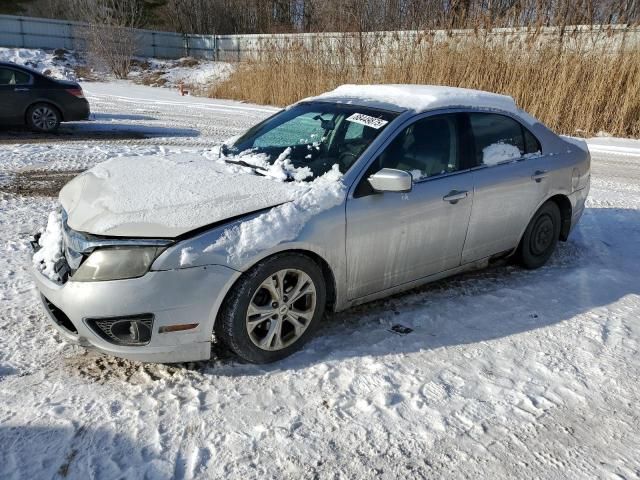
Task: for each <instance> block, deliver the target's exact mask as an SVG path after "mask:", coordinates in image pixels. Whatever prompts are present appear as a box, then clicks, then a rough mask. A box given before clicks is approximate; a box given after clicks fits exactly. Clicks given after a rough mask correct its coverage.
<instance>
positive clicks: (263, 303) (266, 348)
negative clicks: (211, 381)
mask: <svg viewBox="0 0 640 480" xmlns="http://www.w3.org/2000/svg"><path fill="white" fill-rule="evenodd" d="M283 272H285V273H284V274H283ZM281 279H282V281H281ZM280 284H281V285H284V294H282V292H281V290H280ZM299 286H300V290H301V291H302V292H303V293H304V295H302V296H301V297H299V298H298V299H295V298H290V297H291V296H292V295H295V294H296V293H295V290H296V289H298V287H299ZM283 297H284V299H283ZM325 302H326V286H325V282H324V277H323V275H322V270H321V268H320V266H319V265H318V264H317V263H316V262H314V261H313V260H312V259H310V258H309V257H307V256H305V255H302V254H299V253H284V254H277V255H274V256H272V257H269V258H267V259H265V260H263V261H261V262H259V263H258V264H256V265H255V266H254V267H253V268H251V270H249V271H248V272H246V273H245V274H244V275H243V276H242V277H240V279H239V280H238V282H237V283H236V284H235V285H234V286H233V288H232V290H231V291H230V293H229V294H228V296H227V298H226V299H225V301H224V302H223V305H222V308H221V309H220V313H219V314H218V318H217V319H216V324H215V327H214V331H215V335H216V337H217V338H218V339H220V340H221V341H222V342H223V343H224V344H226V346H227V347H229V348H230V349H231V350H232V351H234V352H235V353H236V354H237V355H238V356H239V357H241V358H243V359H244V360H247V361H248V362H251V363H270V362H275V361H277V360H280V359H282V358H284V357H287V356H288V355H291V354H292V353H293V352H295V351H297V350H299V349H300V348H301V347H302V346H303V345H304V344H305V343H306V342H307V341H308V340H309V338H311V336H312V335H313V332H314V331H315V329H316V328H317V327H318V324H319V323H320V320H321V318H322V316H323V314H324V309H325ZM301 312H302V313H301Z"/></svg>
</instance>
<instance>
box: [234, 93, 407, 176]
mask: <svg viewBox="0 0 640 480" xmlns="http://www.w3.org/2000/svg"><path fill="white" fill-rule="evenodd" d="M396 115H397V114H396V113H393V112H389V111H386V110H378V109H372V108H366V107H358V106H356V105H345V104H337V103H326V102H313V103H303V104H299V105H296V106H294V107H292V108H290V109H287V110H283V111H282V112H280V113H277V114H276V115H274V116H273V117H270V118H268V119H267V120H265V121H264V122H262V123H259V124H258V125H256V126H254V127H253V128H251V129H250V130H249V131H247V133H245V134H244V135H242V136H241V137H240V138H239V139H237V140H236V141H235V142H234V143H233V144H232V145H227V146H225V147H223V154H224V155H225V156H226V155H234V156H236V155H237V156H239V157H237V158H246V159H247V161H239V162H237V163H240V162H242V164H245V166H252V165H250V163H251V162H250V156H248V155H246V154H247V153H249V152H250V153H251V154H256V155H259V156H260V157H262V158H266V161H267V162H268V163H269V164H272V165H273V164H274V163H276V162H283V161H285V162H287V164H289V163H290V164H291V166H292V167H293V168H294V169H304V170H305V171H310V172H311V174H312V175H308V176H306V178H305V179H307V180H312V179H313V178H315V177H318V176H320V175H323V174H324V173H326V172H328V171H329V170H331V168H332V167H333V165H338V167H339V168H340V171H341V172H342V173H345V172H346V171H347V170H348V169H349V168H350V167H351V166H352V165H353V164H354V163H355V161H356V160H357V159H358V158H359V157H360V155H361V154H362V153H363V152H364V151H365V149H366V148H367V147H368V146H369V145H370V144H371V142H372V141H373V140H374V139H375V138H376V137H377V136H378V135H379V134H380V132H382V130H384V129H385V127H386V126H387V125H388V124H389V122H391V120H393V118H395V116H396ZM230 162H231V163H233V161H232V160H230ZM247 164H249V165H247ZM256 167H259V168H263V167H262V166H261V165H256Z"/></svg>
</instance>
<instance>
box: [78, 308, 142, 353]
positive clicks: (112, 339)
mask: <svg viewBox="0 0 640 480" xmlns="http://www.w3.org/2000/svg"><path fill="white" fill-rule="evenodd" d="M85 322H86V324H87V326H88V327H89V328H90V329H91V330H93V331H94V332H95V333H96V334H97V335H98V336H99V337H101V338H103V339H104V340H106V341H107V342H109V343H114V344H116V345H127V346H137V345H146V344H148V343H149V342H150V341H151V332H152V331H153V315H152V314H150V313H149V314H143V315H130V316H127V317H111V318H88V319H86V320H85Z"/></svg>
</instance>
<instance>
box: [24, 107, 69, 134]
mask: <svg viewBox="0 0 640 480" xmlns="http://www.w3.org/2000/svg"><path fill="white" fill-rule="evenodd" d="M60 120H61V117H60V112H58V109H57V108H56V107H54V106H53V105H49V104H48V103H36V104H35V105H32V106H31V107H30V108H29V110H28V111H27V124H28V125H29V128H30V129H31V130H34V131H36V132H53V131H54V130H55V129H57V128H58V127H59V126H60Z"/></svg>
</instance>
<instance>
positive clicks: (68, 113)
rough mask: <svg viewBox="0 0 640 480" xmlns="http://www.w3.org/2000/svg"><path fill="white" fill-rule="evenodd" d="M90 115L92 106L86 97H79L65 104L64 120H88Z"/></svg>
mask: <svg viewBox="0 0 640 480" xmlns="http://www.w3.org/2000/svg"><path fill="white" fill-rule="evenodd" d="M90 115H91V107H90V106H89V102H88V101H87V100H86V99H84V98H78V99H75V100H74V101H72V102H69V103H67V104H65V106H64V111H63V112H62V116H63V119H62V121H64V122H75V121H80V120H87V119H89V116H90Z"/></svg>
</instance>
